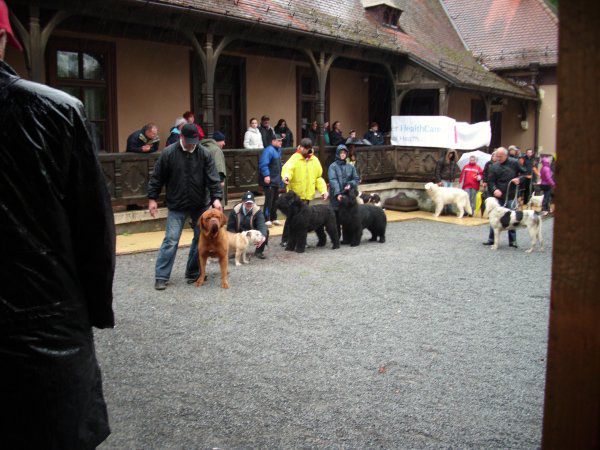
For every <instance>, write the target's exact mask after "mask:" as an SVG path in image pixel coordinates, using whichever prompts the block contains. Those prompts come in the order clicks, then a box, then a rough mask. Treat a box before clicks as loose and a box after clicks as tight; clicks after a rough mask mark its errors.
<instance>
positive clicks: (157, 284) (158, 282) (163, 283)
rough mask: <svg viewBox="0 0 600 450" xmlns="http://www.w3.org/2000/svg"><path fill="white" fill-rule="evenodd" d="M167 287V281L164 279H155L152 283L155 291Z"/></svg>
mask: <svg viewBox="0 0 600 450" xmlns="http://www.w3.org/2000/svg"><path fill="white" fill-rule="evenodd" d="M166 288H167V282H166V281H165V280H156V282H155V283H154V289H156V290H157V291H164V290H165V289H166Z"/></svg>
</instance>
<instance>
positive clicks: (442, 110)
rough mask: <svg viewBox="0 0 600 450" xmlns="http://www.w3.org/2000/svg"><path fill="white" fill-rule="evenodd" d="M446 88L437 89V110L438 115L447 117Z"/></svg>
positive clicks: (448, 98)
mask: <svg viewBox="0 0 600 450" xmlns="http://www.w3.org/2000/svg"><path fill="white" fill-rule="evenodd" d="M448 91H449V90H448V88H447V87H441V88H440V89H439V108H438V115H440V116H447V115H448V103H449V100H450V96H449V92H448Z"/></svg>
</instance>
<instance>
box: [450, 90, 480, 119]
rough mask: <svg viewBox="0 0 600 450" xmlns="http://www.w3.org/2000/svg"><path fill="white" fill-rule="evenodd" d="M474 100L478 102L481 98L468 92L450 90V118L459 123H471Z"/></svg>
mask: <svg viewBox="0 0 600 450" xmlns="http://www.w3.org/2000/svg"><path fill="white" fill-rule="evenodd" d="M473 99H475V100H477V99H481V97H479V96H478V95H476V94H473V93H470V92H466V91H459V90H457V89H453V90H450V100H449V101H448V117H452V118H453V119H455V120H457V121H459V122H471V100H473Z"/></svg>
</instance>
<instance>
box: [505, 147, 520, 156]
mask: <svg viewBox="0 0 600 450" xmlns="http://www.w3.org/2000/svg"><path fill="white" fill-rule="evenodd" d="M520 153H521V149H520V148H519V147H517V146H516V145H509V146H508V157H509V158H514V159H518V158H519V154H520Z"/></svg>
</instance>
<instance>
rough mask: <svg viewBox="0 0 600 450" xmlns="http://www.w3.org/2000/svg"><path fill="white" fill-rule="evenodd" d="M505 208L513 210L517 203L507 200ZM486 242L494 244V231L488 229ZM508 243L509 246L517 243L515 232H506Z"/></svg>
mask: <svg viewBox="0 0 600 450" xmlns="http://www.w3.org/2000/svg"><path fill="white" fill-rule="evenodd" d="M500 203H502V202H500ZM502 206H504V204H502ZM506 207H507V208H510V209H515V208H516V207H517V201H516V200H509V201H508V202H506ZM488 242H490V243H492V242H494V229H493V228H492V227H490V235H489V237H488ZM508 243H509V244H513V243H514V244H516V243H517V230H508ZM498 244H500V242H498Z"/></svg>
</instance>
